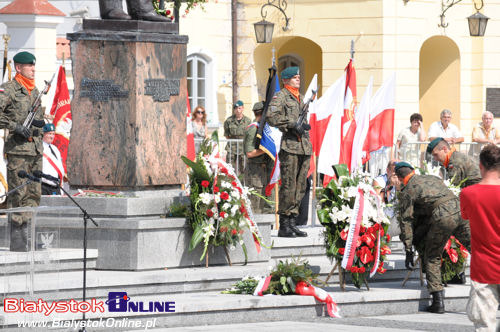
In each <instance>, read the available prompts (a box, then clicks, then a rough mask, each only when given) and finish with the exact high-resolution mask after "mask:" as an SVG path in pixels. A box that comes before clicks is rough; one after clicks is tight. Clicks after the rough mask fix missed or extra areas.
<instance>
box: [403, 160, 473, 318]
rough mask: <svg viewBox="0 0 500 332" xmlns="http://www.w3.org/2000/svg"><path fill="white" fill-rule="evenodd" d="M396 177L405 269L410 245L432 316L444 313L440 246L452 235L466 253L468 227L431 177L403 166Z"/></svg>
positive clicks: (452, 199) (453, 200)
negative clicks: (419, 261)
mask: <svg viewBox="0 0 500 332" xmlns="http://www.w3.org/2000/svg"><path fill="white" fill-rule="evenodd" d="M396 175H397V176H398V179H399V181H400V182H401V183H402V187H401V191H400V192H399V194H398V200H399V205H398V209H399V215H398V219H399V223H400V228H401V234H400V235H399V238H400V239H401V241H402V242H403V244H404V247H405V252H406V260H405V266H406V268H407V269H409V270H412V269H413V267H414V263H413V259H414V257H413V249H412V245H414V246H415V247H416V248H417V250H418V254H419V255H420V257H421V258H422V261H423V267H422V268H423V270H424V269H425V275H426V279H427V289H428V290H429V293H430V294H431V295H432V305H431V306H430V307H429V308H428V309H427V310H428V311H430V312H433V313H440V314H442V313H444V295H443V285H442V283H441V255H442V253H443V249H444V246H445V245H446V242H447V241H448V239H449V238H450V236H451V235H454V236H455V237H456V238H457V239H458V240H459V241H460V242H461V243H462V244H463V245H464V246H465V247H466V248H467V250H470V227H469V223H468V221H466V220H463V219H462V218H461V217H460V204H459V203H460V202H459V199H458V197H456V196H455V195H454V194H453V192H452V191H451V190H450V189H448V187H446V185H445V184H444V183H443V181H442V180H441V179H440V178H438V177H436V176H433V175H416V174H415V171H414V170H413V166H411V165H410V164H408V163H407V162H399V163H397V164H396Z"/></svg>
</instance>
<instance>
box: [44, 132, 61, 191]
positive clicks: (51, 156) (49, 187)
mask: <svg viewBox="0 0 500 332" xmlns="http://www.w3.org/2000/svg"><path fill="white" fill-rule="evenodd" d="M55 130H56V128H55V126H54V125H53V124H52V123H47V124H45V126H43V173H45V174H48V175H51V176H53V177H56V178H59V183H61V184H62V182H63V178H64V166H63V163H62V157H61V152H59V149H58V148H57V146H55V145H54V144H52V142H53V141H54V136H55ZM60 194H61V189H59V185H58V184H57V183H55V182H53V181H50V180H47V179H45V178H42V195H60Z"/></svg>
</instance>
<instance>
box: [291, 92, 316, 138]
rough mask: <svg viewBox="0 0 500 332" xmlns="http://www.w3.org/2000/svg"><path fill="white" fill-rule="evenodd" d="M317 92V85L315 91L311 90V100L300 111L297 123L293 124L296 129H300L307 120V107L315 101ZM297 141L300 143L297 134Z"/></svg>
mask: <svg viewBox="0 0 500 332" xmlns="http://www.w3.org/2000/svg"><path fill="white" fill-rule="evenodd" d="M318 91H319V85H318V87H317V88H316V90H312V95H311V98H309V100H308V101H307V102H306V103H305V104H304V106H303V107H302V109H301V110H300V114H299V118H298V119H297V123H296V124H295V127H296V128H299V127H302V125H304V123H305V121H306V120H307V113H309V105H310V104H311V102H313V101H314V100H315V99H316V96H317V95H318ZM297 139H298V140H299V141H301V138H300V135H298V134H297Z"/></svg>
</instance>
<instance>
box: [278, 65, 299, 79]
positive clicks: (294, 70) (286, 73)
mask: <svg viewBox="0 0 500 332" xmlns="http://www.w3.org/2000/svg"><path fill="white" fill-rule="evenodd" d="M295 75H299V67H288V68H287V69H285V70H283V71H282V72H281V79H282V80H288V79H290V78H292V77H294V76H295Z"/></svg>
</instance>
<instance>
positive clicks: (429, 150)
mask: <svg viewBox="0 0 500 332" xmlns="http://www.w3.org/2000/svg"><path fill="white" fill-rule="evenodd" d="M441 141H444V138H442V137H438V138H435V139H433V140H432V141H431V142H430V143H429V145H427V153H432V151H433V150H434V148H435V147H436V145H438V144H439V142H441Z"/></svg>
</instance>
